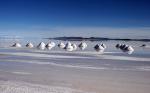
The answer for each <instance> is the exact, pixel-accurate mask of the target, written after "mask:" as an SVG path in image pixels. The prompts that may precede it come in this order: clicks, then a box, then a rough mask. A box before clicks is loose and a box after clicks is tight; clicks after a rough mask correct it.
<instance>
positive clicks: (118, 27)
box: [0, 0, 150, 38]
mask: <svg viewBox="0 0 150 93" xmlns="http://www.w3.org/2000/svg"><path fill="white" fill-rule="evenodd" d="M0 34H1V35H13V36H19V37H35V36H37V37H55V36H100V37H103V36H106V37H119V36H120V37H125V38H126V37H129V36H130V37H131V38H137V37H138V38H139V37H141V38H150V36H149V35H150V1H149V0H0Z"/></svg>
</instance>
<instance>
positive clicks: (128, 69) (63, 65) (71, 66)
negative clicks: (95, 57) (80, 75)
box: [3, 60, 150, 75]
mask: <svg viewBox="0 0 150 93" xmlns="http://www.w3.org/2000/svg"><path fill="white" fill-rule="evenodd" d="M3 61H7V62H23V63H29V64H38V65H52V66H57V67H65V68H76V69H91V70H119V71H150V66H133V67H132V68H115V67H114V68H108V67H94V66H90V65H68V64H58V63H55V62H41V61H37V60H36V61H35V60H34V61H33V60H32V61H27V60H3ZM11 73H13V74H20V75H30V74H32V73H29V72H21V71H16V72H11Z"/></svg>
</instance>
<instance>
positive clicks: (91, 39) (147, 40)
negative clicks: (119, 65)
mask: <svg viewBox="0 0 150 93" xmlns="http://www.w3.org/2000/svg"><path fill="white" fill-rule="evenodd" d="M46 39H54V40H63V41H107V40H120V41H145V42H150V39H127V38H104V37H54V38H46Z"/></svg>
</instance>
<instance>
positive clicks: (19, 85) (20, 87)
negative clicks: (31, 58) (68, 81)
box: [0, 81, 92, 93]
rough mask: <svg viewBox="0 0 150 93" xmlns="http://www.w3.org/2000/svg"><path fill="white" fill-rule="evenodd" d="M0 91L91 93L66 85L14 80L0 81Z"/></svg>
mask: <svg viewBox="0 0 150 93" xmlns="http://www.w3.org/2000/svg"><path fill="white" fill-rule="evenodd" d="M0 84H1V85H0V91H1V93H92V92H83V91H80V90H75V89H71V88H66V87H58V86H46V85H39V84H31V83H25V82H15V81H5V82H4V81H0Z"/></svg>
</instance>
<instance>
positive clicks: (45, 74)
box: [0, 39, 150, 93]
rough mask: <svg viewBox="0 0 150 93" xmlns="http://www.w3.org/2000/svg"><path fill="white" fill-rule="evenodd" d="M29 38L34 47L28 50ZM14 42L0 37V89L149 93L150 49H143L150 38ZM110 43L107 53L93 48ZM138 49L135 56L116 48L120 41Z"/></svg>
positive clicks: (7, 92)
mask: <svg viewBox="0 0 150 93" xmlns="http://www.w3.org/2000/svg"><path fill="white" fill-rule="evenodd" d="M28 41H30V42H31V43H32V44H33V45H34V47H33V48H27V47H26V44H27V42H28ZM15 42H16V41H15V40H13V41H12V40H10V42H9V41H7V40H6V41H5V42H4V41H3V40H1V41H0V93H149V91H150V49H149V48H147V47H146V48H145V47H140V46H141V45H142V44H146V45H147V46H149V45H150V43H149V42H133V41H130V42H125V41H99V42H90V41H85V43H86V44H87V47H86V48H85V49H84V50H81V49H80V48H79V47H78V45H79V44H80V43H81V42H79V41H53V40H52V42H54V43H55V44H56V46H55V47H53V48H52V49H51V50H48V49H46V48H44V50H41V49H39V48H37V46H38V44H39V43H40V42H43V43H45V44H47V43H48V42H49V40H46V39H40V40H37V39H36V40H17V42H19V43H20V44H21V45H22V47H20V48H16V47H11V45H12V44H14V43H15ZM60 42H63V44H64V45H65V44H67V42H71V44H76V46H77V49H76V50H73V51H66V50H65V49H63V48H60V47H58V46H57V45H58V44H60ZM101 43H103V44H105V45H106V46H107V48H106V49H105V51H103V53H101V52H97V51H95V49H94V46H95V45H96V44H101ZM118 43H119V44H120V43H122V44H127V45H131V46H132V47H133V48H134V51H133V52H132V54H128V53H126V52H123V51H122V50H120V49H116V47H115V46H116V44H118Z"/></svg>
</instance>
